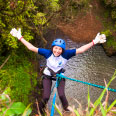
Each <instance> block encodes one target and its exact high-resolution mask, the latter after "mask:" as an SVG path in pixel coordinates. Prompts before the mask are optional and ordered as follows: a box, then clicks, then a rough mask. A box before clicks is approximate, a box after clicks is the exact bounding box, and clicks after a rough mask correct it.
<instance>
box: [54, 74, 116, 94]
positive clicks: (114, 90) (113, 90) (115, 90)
mask: <svg viewBox="0 0 116 116" xmlns="http://www.w3.org/2000/svg"><path fill="white" fill-rule="evenodd" d="M56 76H57V77H58V78H65V79H68V80H71V81H76V82H79V83H83V84H86V85H90V86H94V87H98V88H101V89H105V88H106V87H105V86H101V85H96V84H93V83H88V82H84V81H80V80H76V79H73V78H69V77H66V76H64V75H62V74H57V75H56ZM107 89H108V91H112V92H116V89H112V88H107Z"/></svg>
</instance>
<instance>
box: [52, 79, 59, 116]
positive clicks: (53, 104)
mask: <svg viewBox="0 0 116 116" xmlns="http://www.w3.org/2000/svg"><path fill="white" fill-rule="evenodd" d="M57 87H58V78H57V80H56V83H55V87H54V88H57ZM54 88H53V89H54ZM55 101H56V91H55V94H54V97H53V101H52V108H51V114H50V116H54V107H55Z"/></svg>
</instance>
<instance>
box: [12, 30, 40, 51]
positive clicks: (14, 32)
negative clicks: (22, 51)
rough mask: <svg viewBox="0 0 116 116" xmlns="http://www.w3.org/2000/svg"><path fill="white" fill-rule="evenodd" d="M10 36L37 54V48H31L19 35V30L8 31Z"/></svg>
mask: <svg viewBox="0 0 116 116" xmlns="http://www.w3.org/2000/svg"><path fill="white" fill-rule="evenodd" d="M10 34H11V35H12V36H14V37H17V39H18V40H19V41H21V42H22V43H23V44H24V45H25V46H26V47H27V48H28V49H29V50H31V51H33V52H35V53H37V52H38V48H37V47H35V46H33V45H32V44H31V43H29V42H28V41H26V40H25V39H24V38H23V36H22V35H21V29H19V30H18V31H17V30H16V29H15V28H13V29H12V30H11V31H10Z"/></svg>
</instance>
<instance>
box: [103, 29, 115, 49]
mask: <svg viewBox="0 0 116 116" xmlns="http://www.w3.org/2000/svg"><path fill="white" fill-rule="evenodd" d="M102 33H103V34H105V35H106V37H107V42H106V45H107V47H108V48H110V47H112V48H113V49H114V50H116V40H115V37H114V36H113V35H112V32H111V31H110V30H105V31H103V32H102Z"/></svg>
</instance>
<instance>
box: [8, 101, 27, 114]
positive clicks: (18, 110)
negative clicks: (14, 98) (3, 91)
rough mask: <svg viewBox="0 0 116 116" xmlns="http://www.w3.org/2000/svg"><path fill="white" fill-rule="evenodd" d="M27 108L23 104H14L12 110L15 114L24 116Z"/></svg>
mask: <svg viewBox="0 0 116 116" xmlns="http://www.w3.org/2000/svg"><path fill="white" fill-rule="evenodd" d="M25 108H26V107H25V105H24V104H23V103H21V102H16V103H13V104H12V105H11V107H10V109H12V110H13V111H14V112H15V114H22V113H23V112H24V110H25Z"/></svg>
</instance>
